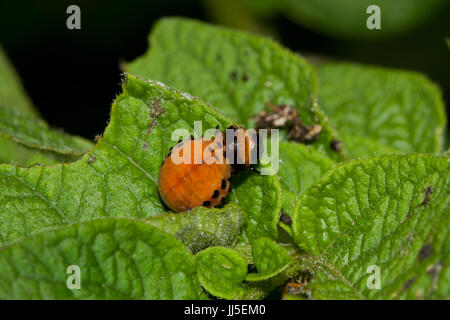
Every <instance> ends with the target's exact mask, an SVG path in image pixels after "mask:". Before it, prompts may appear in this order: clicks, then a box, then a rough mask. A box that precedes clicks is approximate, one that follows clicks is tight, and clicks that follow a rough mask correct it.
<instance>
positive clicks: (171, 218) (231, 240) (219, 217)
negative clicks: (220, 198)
mask: <svg viewBox="0 0 450 320" xmlns="http://www.w3.org/2000/svg"><path fill="white" fill-rule="evenodd" d="M244 219H245V216H244V214H243V213H242V211H241V209H240V208H239V207H237V206H235V205H227V206H226V207H225V208H223V209H208V208H205V207H199V208H195V209H193V210H192V211H189V212H181V213H167V214H161V215H158V216H154V217H149V218H146V219H145V221H146V222H147V223H149V224H151V225H153V226H155V227H158V228H159V229H161V230H164V231H165V232H167V233H169V234H172V235H174V236H176V237H177V238H178V240H180V241H181V242H182V243H184V244H185V245H186V246H187V247H188V249H189V250H190V251H191V252H192V253H197V252H199V251H201V250H203V249H206V248H208V247H213V246H222V247H230V246H232V245H234V244H235V243H236V240H237V238H238V236H239V234H240V231H241V227H242V225H243V223H244Z"/></svg>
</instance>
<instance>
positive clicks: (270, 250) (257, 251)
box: [245, 238, 291, 281]
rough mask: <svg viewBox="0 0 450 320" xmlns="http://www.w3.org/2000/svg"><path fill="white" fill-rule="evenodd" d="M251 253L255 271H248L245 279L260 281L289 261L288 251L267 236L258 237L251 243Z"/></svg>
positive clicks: (286, 264)
mask: <svg viewBox="0 0 450 320" xmlns="http://www.w3.org/2000/svg"><path fill="white" fill-rule="evenodd" d="M252 254H253V261H254V263H255V267H256V269H257V271H258V272H257V273H250V274H248V275H247V277H246V278H245V280H247V281H261V280H265V279H267V278H271V277H273V276H276V275H277V274H279V273H280V272H282V271H283V270H284V269H285V268H286V267H287V266H288V265H289V263H290V262H291V257H290V256H289V253H288V252H287V251H286V250H285V249H284V248H283V247H281V246H280V245H278V244H277V243H276V242H275V241H273V240H271V239H269V238H259V239H257V240H255V241H253V243H252Z"/></svg>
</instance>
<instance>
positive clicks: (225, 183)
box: [220, 179, 227, 190]
mask: <svg viewBox="0 0 450 320" xmlns="http://www.w3.org/2000/svg"><path fill="white" fill-rule="evenodd" d="M220 187H221V188H222V189H223V190H225V188H226V187H227V181H226V180H225V179H222V185H221V186H220Z"/></svg>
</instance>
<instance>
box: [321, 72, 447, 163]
mask: <svg viewBox="0 0 450 320" xmlns="http://www.w3.org/2000/svg"><path fill="white" fill-rule="evenodd" d="M317 70H318V75H319V79H320V91H319V103H320V105H321V106H322V107H323V108H324V110H325V112H326V113H327V115H328V116H329V117H330V119H332V121H333V123H334V124H335V126H336V127H337V129H338V130H339V132H340V134H341V135H342V138H343V140H344V143H345V144H346V145H348V146H351V148H348V150H349V153H350V155H352V156H353V157H358V156H362V155H371V154H372V152H375V151H376V152H377V153H378V154H380V153H385V152H389V151H390V150H393V151H397V152H403V153H407V152H423V153H439V152H440V151H441V149H442V147H443V132H444V128H445V122H446V117H445V111H444V106H443V102H442V95H441V92H440V90H439V88H438V87H437V86H436V85H434V84H433V83H432V82H431V81H430V80H428V79H427V78H426V77H425V76H423V75H421V74H418V73H414V72H409V71H400V70H392V69H386V68H380V67H372V66H364V65H357V64H350V63H325V64H323V65H319V66H318V68H317ZM355 138H356V139H357V140H354V139H355ZM379 146H381V147H379Z"/></svg>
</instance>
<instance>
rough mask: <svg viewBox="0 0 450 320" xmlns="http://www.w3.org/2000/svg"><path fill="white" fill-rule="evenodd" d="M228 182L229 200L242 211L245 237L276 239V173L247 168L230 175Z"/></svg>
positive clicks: (278, 195) (278, 205) (278, 204)
mask: <svg viewBox="0 0 450 320" xmlns="http://www.w3.org/2000/svg"><path fill="white" fill-rule="evenodd" d="M231 185H232V186H233V189H232V191H231V196H230V202H231V203H235V204H236V205H238V206H239V207H241V208H242V210H243V211H244V212H245V213H246V221H245V230H246V235H247V236H248V238H249V239H250V240H253V239H257V238H260V237H269V238H272V239H276V237H277V235H278V230H277V223H278V219H279V217H280V210H281V189H280V184H279V182H278V179H277V177H276V176H274V175H273V176H265V175H260V174H255V173H253V172H251V171H249V170H247V171H243V172H240V173H238V174H237V175H235V176H233V177H232V178H231Z"/></svg>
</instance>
